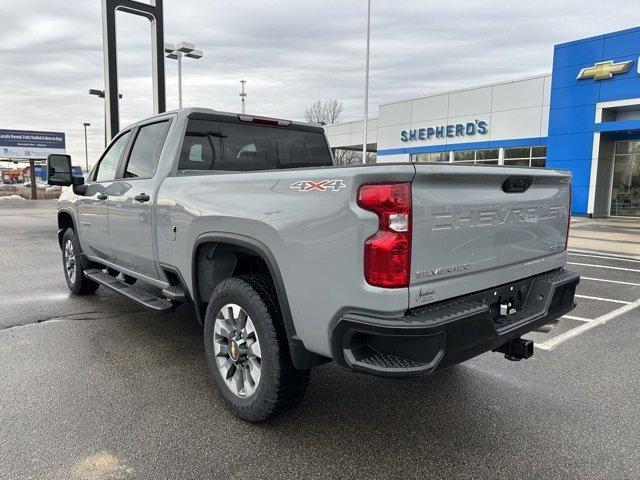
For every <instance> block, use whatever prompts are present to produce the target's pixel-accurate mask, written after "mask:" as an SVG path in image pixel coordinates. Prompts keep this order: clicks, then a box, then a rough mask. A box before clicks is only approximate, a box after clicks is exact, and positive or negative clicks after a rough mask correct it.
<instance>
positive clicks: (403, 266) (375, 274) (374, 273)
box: [358, 183, 411, 288]
mask: <svg viewBox="0 0 640 480" xmlns="http://www.w3.org/2000/svg"><path fill="white" fill-rule="evenodd" d="M358 205H359V206H360V207H362V208H364V209H365V210H369V211H371V212H374V213H375V214H376V215H378V231H377V233H376V234H375V235H374V236H372V237H371V238H369V239H368V240H367V241H366V242H365V245H364V277H365V280H366V281H367V283H368V284H370V285H373V286H376V287H384V288H401V287H408V286H409V271H410V263H411V184H410V183H389V184H370V185H363V186H362V187H360V190H359V191H358Z"/></svg>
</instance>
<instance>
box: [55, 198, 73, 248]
mask: <svg viewBox="0 0 640 480" xmlns="http://www.w3.org/2000/svg"><path fill="white" fill-rule="evenodd" d="M62 213H66V214H67V215H69V216H70V217H71V225H72V226H73V231H74V232H76V235H77V234H78V227H77V225H76V212H74V211H73V210H71V209H69V208H61V209H60V210H58V211H57V213H56V222H57V223H58V245H60V248H62V236H63V235H64V230H63V229H61V228H60V214H62Z"/></svg>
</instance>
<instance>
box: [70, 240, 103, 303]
mask: <svg viewBox="0 0 640 480" xmlns="http://www.w3.org/2000/svg"><path fill="white" fill-rule="evenodd" d="M80 252H81V250H80V241H79V240H78V237H77V236H76V233H75V232H74V231H73V229H71V228H68V229H67V231H66V232H64V235H63V237H62V265H63V266H64V278H65V279H66V280H67V286H68V287H69V290H71V292H73V293H75V294H76V295H86V294H88V293H93V292H95V291H96V290H97V289H98V287H99V286H100V284H99V283H96V282H94V281H93V280H89V279H88V278H87V277H85V276H84V271H85V265H84V262H83V259H82V256H81V255H80Z"/></svg>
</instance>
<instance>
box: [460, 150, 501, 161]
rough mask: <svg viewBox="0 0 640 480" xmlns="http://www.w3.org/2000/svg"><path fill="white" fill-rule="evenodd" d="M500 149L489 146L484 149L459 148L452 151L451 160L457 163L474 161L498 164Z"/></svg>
mask: <svg viewBox="0 0 640 480" xmlns="http://www.w3.org/2000/svg"><path fill="white" fill-rule="evenodd" d="M499 156H500V150H499V149H497V148H489V149H485V150H460V151H458V152H453V161H454V162H457V163H475V164H476V165H477V164H482V165H498V158H499Z"/></svg>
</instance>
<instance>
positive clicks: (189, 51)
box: [164, 42, 204, 108]
mask: <svg viewBox="0 0 640 480" xmlns="http://www.w3.org/2000/svg"><path fill="white" fill-rule="evenodd" d="M164 53H166V54H167V55H166V57H167V58H170V59H172V60H178V108H182V56H183V55H184V56H186V57H189V58H195V59H196V60H197V59H199V58H202V56H203V55H204V54H203V53H202V50H197V49H196V46H195V45H194V44H193V43H187V42H180V43H179V44H178V45H173V44H172V43H165V44H164Z"/></svg>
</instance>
